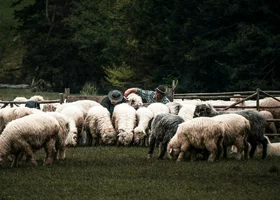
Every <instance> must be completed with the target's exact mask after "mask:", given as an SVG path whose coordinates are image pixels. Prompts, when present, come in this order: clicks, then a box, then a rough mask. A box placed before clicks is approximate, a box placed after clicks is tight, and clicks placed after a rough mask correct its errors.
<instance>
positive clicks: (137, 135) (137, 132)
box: [133, 127, 147, 145]
mask: <svg viewBox="0 0 280 200" xmlns="http://www.w3.org/2000/svg"><path fill="white" fill-rule="evenodd" d="M146 136H147V133H146V131H145V130H144V129H143V128H142V127H136V128H135V129H134V131H133V138H134V142H133V143H134V144H135V145H137V144H139V143H140V141H141V140H143V139H144V138H145V137H146Z"/></svg>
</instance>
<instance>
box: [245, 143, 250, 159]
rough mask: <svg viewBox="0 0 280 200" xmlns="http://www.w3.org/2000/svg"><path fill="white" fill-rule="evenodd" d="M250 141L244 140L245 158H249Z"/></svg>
mask: <svg viewBox="0 0 280 200" xmlns="http://www.w3.org/2000/svg"><path fill="white" fill-rule="evenodd" d="M249 147H250V146H249V143H248V142H247V140H244V158H245V160H249Z"/></svg>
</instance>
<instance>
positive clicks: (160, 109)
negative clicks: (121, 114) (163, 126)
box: [147, 103, 169, 117]
mask: <svg viewBox="0 0 280 200" xmlns="http://www.w3.org/2000/svg"><path fill="white" fill-rule="evenodd" d="M147 108H148V109H150V110H151V111H152V112H153V114H154V117H156V115H158V114H162V113H169V108H168V107H167V106H166V105H165V104H163V103H151V104H150V105H148V107H147Z"/></svg>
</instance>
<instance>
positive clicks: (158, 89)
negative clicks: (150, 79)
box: [155, 85, 165, 94]
mask: <svg viewBox="0 0 280 200" xmlns="http://www.w3.org/2000/svg"><path fill="white" fill-rule="evenodd" d="M155 90H156V91H158V92H159V93H161V94H165V87H164V86H163V85H159V86H158V87H157V88H156V89H155Z"/></svg>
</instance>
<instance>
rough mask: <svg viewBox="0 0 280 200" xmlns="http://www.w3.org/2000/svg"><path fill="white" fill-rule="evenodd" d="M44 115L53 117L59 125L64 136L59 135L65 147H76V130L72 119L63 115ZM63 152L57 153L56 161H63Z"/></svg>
mask: <svg viewBox="0 0 280 200" xmlns="http://www.w3.org/2000/svg"><path fill="white" fill-rule="evenodd" d="M46 114H48V115H50V116H53V117H54V118H55V119H56V120H57V121H58V123H59V125H60V127H61V129H62V130H65V131H64V133H65V135H61V137H62V138H61V140H62V141H65V146H76V145H77V137H78V130H77V127H76V123H75V121H74V120H73V119H72V118H69V117H68V116H66V115H65V114H63V113H58V112H46ZM64 158H65V152H59V155H58V159H64Z"/></svg>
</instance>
